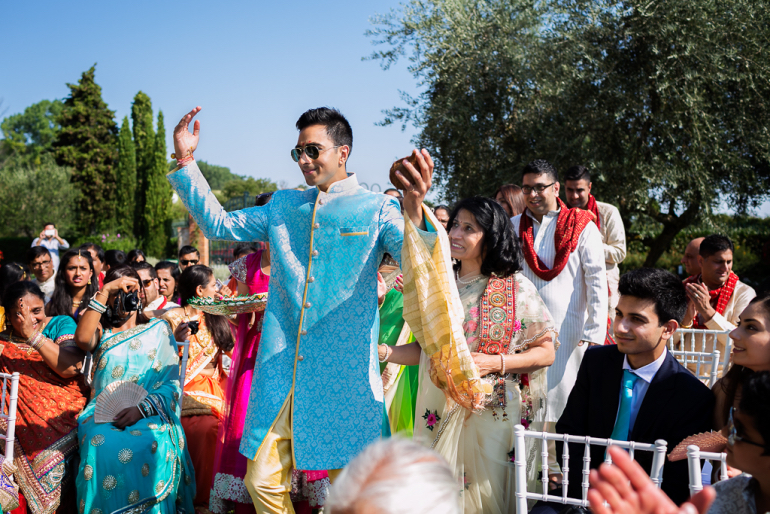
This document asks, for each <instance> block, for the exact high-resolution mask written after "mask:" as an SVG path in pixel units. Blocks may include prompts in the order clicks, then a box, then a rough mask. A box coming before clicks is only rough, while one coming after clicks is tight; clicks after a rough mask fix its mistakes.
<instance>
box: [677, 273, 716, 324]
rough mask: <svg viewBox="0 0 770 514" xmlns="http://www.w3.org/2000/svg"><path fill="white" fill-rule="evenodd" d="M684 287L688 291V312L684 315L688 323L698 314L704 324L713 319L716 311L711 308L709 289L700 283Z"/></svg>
mask: <svg viewBox="0 0 770 514" xmlns="http://www.w3.org/2000/svg"><path fill="white" fill-rule="evenodd" d="M684 287H685V290H686V291H687V300H688V302H687V311H686V312H685V315H684V319H685V320H686V322H690V321H691V320H692V319H693V318H694V317H695V314H696V313H697V314H700V317H701V320H702V321H703V323H706V322H707V321H709V320H710V319H711V318H713V317H714V314H716V311H715V310H714V307H712V306H711V295H710V294H709V290H708V287H706V286H705V285H704V284H702V283H698V282H693V283H690V284H685V286H684Z"/></svg>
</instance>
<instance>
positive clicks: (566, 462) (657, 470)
mask: <svg viewBox="0 0 770 514" xmlns="http://www.w3.org/2000/svg"><path fill="white" fill-rule="evenodd" d="M514 434H515V443H514V450H515V452H514V453H515V455H514V473H515V480H516V513H517V514H526V512H527V500H540V501H544V502H554V503H561V504H564V505H580V506H583V507H588V500H587V499H586V496H587V494H588V475H589V473H590V470H591V446H592V445H595V446H604V447H608V446H619V447H621V448H626V449H627V450H628V451H629V454H630V455H631V458H632V459H633V458H634V452H635V451H648V452H653V458H652V469H651V472H650V478H651V479H652V481H653V482H654V483H655V485H656V486H657V487H660V485H661V484H662V482H663V464H664V462H665V458H666V449H667V446H668V444H667V443H666V441H664V440H662V439H658V440H657V441H655V443H654V444H649V443H637V442H633V441H614V440H612V439H600V438H597V437H588V436H575V435H568V434H552V433H550V432H534V431H530V430H526V429H525V428H524V426H522V425H516V426H515V427H514ZM526 439H537V440H539V441H540V469H541V471H542V476H541V479H540V480H541V481H542V487H543V492H542V493H537V492H529V491H527V456H526ZM548 441H562V442H563V443H565V444H564V447H563V450H562V473H563V475H564V480H563V482H562V493H561V496H556V495H553V494H548ZM567 443H578V444H583V445H584V449H583V455H582V457H581V459H582V465H583V479H582V483H581V486H582V498H580V499H577V498H570V497H568V496H567V491H568V489H569V487H568V486H569V466H570V454H569V444H567ZM536 460H537V459H536ZM604 462H607V463H611V462H612V460H611V459H610V457H609V455H608V454H607V453H606V452H605V459H604Z"/></svg>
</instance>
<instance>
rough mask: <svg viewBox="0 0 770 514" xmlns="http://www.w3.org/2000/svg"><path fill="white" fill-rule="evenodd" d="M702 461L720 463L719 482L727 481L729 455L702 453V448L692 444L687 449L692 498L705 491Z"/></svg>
mask: <svg viewBox="0 0 770 514" xmlns="http://www.w3.org/2000/svg"><path fill="white" fill-rule="evenodd" d="M701 459H705V460H710V461H714V462H719V480H720V481H722V480H727V454H726V453H713V452H702V451H700V448H698V447H697V446H695V445H694V444H691V445H690V446H688V447H687V473H688V474H689V476H690V496H692V495H693V494H695V493H697V492H700V491H702V490H703V477H702V471H701V463H700V461H701ZM712 465H713V464H712Z"/></svg>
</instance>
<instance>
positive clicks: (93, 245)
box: [80, 243, 104, 262]
mask: <svg viewBox="0 0 770 514" xmlns="http://www.w3.org/2000/svg"><path fill="white" fill-rule="evenodd" d="M80 250H85V251H87V252H88V251H90V250H93V251H94V252H96V258H97V259H99V261H100V262H104V249H103V248H102V247H101V246H99V245H98V244H96V243H83V244H82V245H80Z"/></svg>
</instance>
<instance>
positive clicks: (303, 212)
mask: <svg viewBox="0 0 770 514" xmlns="http://www.w3.org/2000/svg"><path fill="white" fill-rule="evenodd" d="M169 180H170V182H171V185H172V186H173V188H174V190H175V191H176V192H177V194H178V195H179V197H180V198H181V199H182V201H183V202H184V204H185V205H186V206H187V209H188V210H189V211H190V214H192V216H193V218H195V221H196V222H197V223H198V225H199V226H200V228H201V230H202V231H203V233H204V234H205V235H206V237H207V238H209V239H212V240H233V241H266V242H269V243H270V262H271V265H270V270H271V271H270V273H271V276H270V289H269V296H268V298H269V300H268V305H267V310H266V312H265V316H264V322H263V326H262V327H263V328H262V338H261V341H260V346H259V353H258V356H257V362H256V364H255V368H254V378H253V381H252V384H251V395H250V397H249V408H248V412H247V414H246V422H245V426H244V431H243V438H242V440H241V448H240V450H241V453H242V454H243V455H245V456H246V457H248V458H249V459H252V460H253V459H255V457H256V455H257V453H258V451H259V449H260V446H261V444H262V442H263V440H264V438H265V436H266V435H267V434H268V432H269V431H270V429H271V427H272V425H273V423H274V421H275V420H276V418H277V417H278V414H279V413H280V412H281V407H282V406H283V405H284V403H285V402H287V400H289V399H290V398H291V401H293V404H292V405H291V407H292V434H293V435H292V439H293V448H294V461H295V465H296V467H297V468H299V469H339V468H342V467H344V466H345V465H346V464H347V463H348V462H350V460H352V459H353V457H355V456H356V455H357V454H358V453H360V452H361V450H363V449H364V447H366V446H367V445H368V444H370V443H371V442H373V441H374V440H376V439H377V438H378V437H379V436H380V430H381V421H382V412H383V405H382V401H383V391H382V382H381V379H380V374H379V361H378V358H377V340H378V335H379V314H378V309H377V267H378V266H379V264H380V262H381V260H382V257H383V254H384V253H386V252H387V253H389V254H390V255H392V256H393V257H394V258H396V259H397V260H400V257H401V245H402V242H403V234H404V220H403V217H402V215H401V211H400V208H399V204H398V202H397V201H396V199H395V198H392V197H390V196H387V195H383V194H379V193H372V192H370V191H367V190H366V189H364V188H362V187H361V186H359V185H358V180H357V179H356V177H355V175H349V176H348V178H347V179H344V180H341V181H339V182H336V183H334V184H333V185H332V186H330V187H329V189H328V191H327V192H326V193H324V192H322V191H319V190H318V189H317V188H312V189H308V190H306V191H295V190H284V191H278V192H276V193H275V194H274V195H273V197H272V198H271V200H270V202H269V203H268V204H267V205H265V206H263V207H252V208H250V209H244V210H241V211H236V212H231V213H228V212H225V211H224V209H222V206H221V205H220V204H219V202H218V201H217V199H216V198H215V197H214V195H213V194H212V192H211V189H210V188H209V186H208V184H207V183H206V180H205V179H204V178H203V176H202V175H201V173H200V170H199V169H198V167H197V165H196V164H195V163H194V162H193V163H191V164H190V165H189V166H187V167H185V168H182V169H180V170H178V171H175V172H174V173H172V174H170V175H169ZM422 235H423V238H424V239H425V241H426V244H428V247H429V248H431V247H432V245H433V244H434V242H435V234H429V233H427V232H423V233H422Z"/></svg>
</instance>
